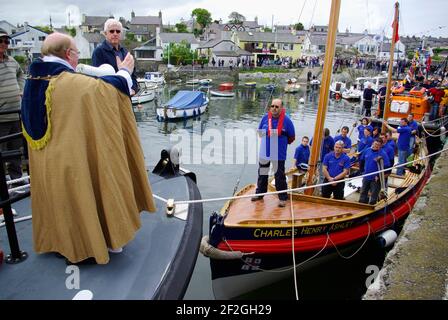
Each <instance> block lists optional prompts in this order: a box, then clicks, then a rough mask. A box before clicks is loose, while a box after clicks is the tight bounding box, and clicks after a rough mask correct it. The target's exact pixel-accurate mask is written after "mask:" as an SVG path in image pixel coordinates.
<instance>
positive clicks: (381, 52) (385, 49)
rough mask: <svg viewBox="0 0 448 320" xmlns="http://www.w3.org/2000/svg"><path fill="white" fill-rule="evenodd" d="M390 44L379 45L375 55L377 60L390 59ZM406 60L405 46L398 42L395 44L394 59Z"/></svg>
mask: <svg viewBox="0 0 448 320" xmlns="http://www.w3.org/2000/svg"><path fill="white" fill-rule="evenodd" d="M390 45H391V44H390V43H382V44H381V43H380V45H379V47H378V51H377V54H376V58H377V59H386V60H388V59H390ZM404 58H406V46H405V45H404V44H403V43H402V42H401V41H400V40H399V41H398V42H397V43H396V44H395V50H394V59H395V60H398V59H404Z"/></svg>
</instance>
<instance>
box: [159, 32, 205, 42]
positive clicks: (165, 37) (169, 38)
mask: <svg viewBox="0 0 448 320" xmlns="http://www.w3.org/2000/svg"><path fill="white" fill-rule="evenodd" d="M160 39H161V40H162V42H165V43H181V42H182V41H186V42H187V43H190V44H199V41H198V40H196V38H195V37H194V34H192V33H176V32H166V33H160Z"/></svg>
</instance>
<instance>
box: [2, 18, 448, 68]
mask: <svg viewBox="0 0 448 320" xmlns="http://www.w3.org/2000/svg"><path fill="white" fill-rule="evenodd" d="M108 18H110V17H109V16H86V15H83V16H82V22H81V25H79V26H76V27H75V29H76V36H75V41H76V43H77V46H78V48H79V50H80V51H81V54H80V58H81V59H89V58H90V57H91V56H92V52H93V50H94V49H95V48H96V47H97V46H98V45H99V44H100V43H101V42H102V41H103V40H104V35H103V34H102V33H101V31H102V30H103V29H104V23H105V21H106V20H107V19H108ZM119 20H120V21H121V22H122V24H123V33H122V35H123V37H126V34H127V33H132V34H133V38H134V40H135V41H136V42H137V43H140V45H137V46H136V47H135V48H133V53H134V55H135V57H136V59H137V60H141V61H162V60H163V58H164V57H163V55H164V51H166V48H167V47H168V46H169V45H170V44H174V43H176V44H179V43H184V44H186V45H187V46H188V47H189V48H190V49H191V50H193V51H197V52H198V54H199V55H200V56H202V57H205V58H208V59H209V61H210V63H211V61H213V60H215V61H218V60H224V61H226V62H229V61H231V60H233V62H234V63H235V62H236V61H237V60H238V59H240V60H244V59H250V60H252V61H254V62H259V61H261V60H275V59H282V58H289V59H293V60H295V59H298V58H301V57H303V56H320V55H323V54H324V52H325V49H326V48H325V46H326V38H327V33H328V30H327V27H326V26H313V27H312V28H310V30H307V31H295V30H294V28H293V27H292V26H276V27H274V30H272V31H271V32H264V31H265V30H264V27H263V26H261V25H259V24H258V20H257V18H255V20H253V21H244V22H242V23H230V22H229V23H222V21H215V22H213V23H212V24H210V25H209V26H208V27H207V28H206V29H205V30H204V32H203V34H202V35H201V36H200V37H198V38H196V37H195V36H194V35H193V34H192V33H176V32H164V30H170V31H172V28H171V27H170V26H169V25H168V26H166V25H163V21H162V12H159V14H158V15H157V16H136V15H135V13H134V12H133V11H132V12H131V19H130V20H129V21H128V20H126V19H124V18H122V17H120V18H119ZM184 23H185V25H187V27H188V29H189V30H192V29H193V27H194V26H193V22H192V21H185V22H184ZM0 28H2V29H5V30H6V31H7V32H9V33H11V34H12V36H11V38H12V40H11V44H10V51H11V52H10V53H11V54H12V55H24V56H27V57H29V58H35V57H37V56H39V54H40V48H41V46H42V42H43V41H44V40H45V38H46V36H47V35H48V34H47V33H45V32H43V31H41V30H39V29H37V28H35V27H33V26H30V25H28V24H27V23H25V24H24V25H23V26H22V27H15V26H14V25H12V24H10V23H8V22H7V21H4V20H3V21H0ZM56 30H57V31H60V32H66V31H65V30H64V29H63V28H62V29H56ZM402 39H403V42H402V41H399V42H398V43H397V45H396V48H395V51H394V52H395V54H396V58H399V59H403V58H405V54H406V46H405V44H406V43H409V44H411V43H412V44H414V43H415V42H416V41H414V42H412V41H408V39H406V38H404V37H403V38H402ZM412 39H413V40H415V39H418V38H415V37H413V38H412ZM430 41H432V42H433V43H434V44H438V45H440V44H442V45H443V44H447V43H448V40H447V39H443V38H431V37H430V38H428V40H427V43H429V42H430ZM336 46H337V48H338V47H339V48H340V49H341V50H352V52H357V53H359V54H361V55H367V56H370V57H374V58H376V59H388V58H389V52H390V42H388V41H387V39H384V37H382V36H379V35H375V34H369V33H368V32H367V31H365V32H364V33H351V32H349V31H348V30H346V31H345V32H339V33H338V35H337V40H336Z"/></svg>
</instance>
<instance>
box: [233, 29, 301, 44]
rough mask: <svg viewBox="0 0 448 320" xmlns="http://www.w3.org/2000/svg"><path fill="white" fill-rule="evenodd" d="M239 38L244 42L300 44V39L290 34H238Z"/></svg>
mask: <svg viewBox="0 0 448 320" xmlns="http://www.w3.org/2000/svg"><path fill="white" fill-rule="evenodd" d="M237 34H238V38H239V39H240V41H244V42H283V43H300V40H299V38H298V37H296V36H294V35H293V34H289V33H275V32H250V31H249V32H238V33H237Z"/></svg>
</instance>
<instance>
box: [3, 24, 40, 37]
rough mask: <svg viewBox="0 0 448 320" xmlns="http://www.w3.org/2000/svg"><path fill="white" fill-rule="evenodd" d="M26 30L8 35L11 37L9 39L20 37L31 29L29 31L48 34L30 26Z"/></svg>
mask: <svg viewBox="0 0 448 320" xmlns="http://www.w3.org/2000/svg"><path fill="white" fill-rule="evenodd" d="M27 28H28V29H26V31H22V32H17V33H13V34H11V35H10V37H11V38H15V37H18V36H20V35H22V34H24V33H27V32H29V31H30V28H31V29H34V30H36V31H38V32H40V33H43V34H48V33H46V32H45V31H42V30H40V29H37V28H35V27H33V26H30V25H28V26H27Z"/></svg>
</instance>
